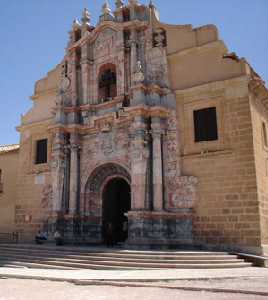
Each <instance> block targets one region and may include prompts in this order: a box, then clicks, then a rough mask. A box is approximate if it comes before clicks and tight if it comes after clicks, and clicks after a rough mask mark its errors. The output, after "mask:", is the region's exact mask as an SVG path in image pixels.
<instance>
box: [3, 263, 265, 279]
mask: <svg viewBox="0 0 268 300" xmlns="http://www.w3.org/2000/svg"><path fill="white" fill-rule="evenodd" d="M0 277H8V278H25V279H26V278H28V279H45V280H53V281H69V282H73V281H79V280H81V281H84V280H105V281H125V282H127V281H129V282H133V281H134V282H146V281H167V280H198V279H213V278H243V277H246V278H247V277H256V278H257V277H266V278H267V282H268V269H266V268H254V267H250V268H241V269H187V270H185V269H176V270H175V269H165V270H125V271H124V270H45V269H28V268H5V267H1V268H0Z"/></svg>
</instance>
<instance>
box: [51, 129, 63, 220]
mask: <svg viewBox="0 0 268 300" xmlns="http://www.w3.org/2000/svg"><path fill="white" fill-rule="evenodd" d="M63 146H64V135H63V133H61V132H57V133H56V134H55V138H54V141H53V146H52V162H51V173H52V174H51V176H52V190H53V202H52V211H53V214H55V215H57V213H59V212H61V211H62V192H63V177H64V149H63Z"/></svg>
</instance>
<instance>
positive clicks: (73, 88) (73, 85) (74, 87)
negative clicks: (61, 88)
mask: <svg viewBox="0 0 268 300" xmlns="http://www.w3.org/2000/svg"><path fill="white" fill-rule="evenodd" d="M70 64H71V100H72V106H76V104H77V78H76V77H77V76H76V53H75V51H73V53H72V55H71V59H70Z"/></svg>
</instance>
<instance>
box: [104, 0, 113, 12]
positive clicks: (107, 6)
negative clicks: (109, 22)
mask: <svg viewBox="0 0 268 300" xmlns="http://www.w3.org/2000/svg"><path fill="white" fill-rule="evenodd" d="M111 12H112V11H111V9H110V6H109V2H108V0H106V1H105V3H104V4H103V6H102V14H103V15H109V14H111Z"/></svg>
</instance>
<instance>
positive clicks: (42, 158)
mask: <svg viewBox="0 0 268 300" xmlns="http://www.w3.org/2000/svg"><path fill="white" fill-rule="evenodd" d="M35 163H36V164H45V163H47V139H44V140H39V141H37V142H36V156H35Z"/></svg>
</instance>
